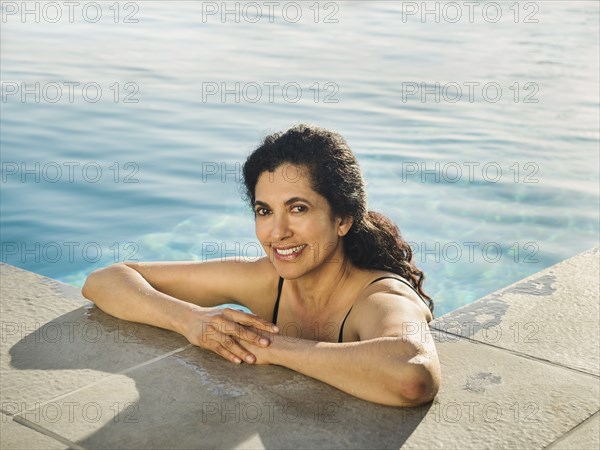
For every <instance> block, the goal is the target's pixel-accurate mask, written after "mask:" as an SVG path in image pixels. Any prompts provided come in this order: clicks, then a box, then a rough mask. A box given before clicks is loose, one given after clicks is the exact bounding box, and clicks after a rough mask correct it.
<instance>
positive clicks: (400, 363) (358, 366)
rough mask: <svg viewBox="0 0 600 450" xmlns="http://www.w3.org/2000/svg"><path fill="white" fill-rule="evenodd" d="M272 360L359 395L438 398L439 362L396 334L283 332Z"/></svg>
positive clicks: (387, 399) (407, 400)
mask: <svg viewBox="0 0 600 450" xmlns="http://www.w3.org/2000/svg"><path fill="white" fill-rule="evenodd" d="M269 352H270V353H271V356H270V359H271V362H272V363H273V364H278V365H282V366H285V367H288V368H290V369H292V370H295V371H297V372H300V373H303V374H305V375H308V376H310V377H312V378H316V379H318V380H320V381H323V382H325V383H327V384H330V385H332V386H334V387H336V388H338V389H340V390H342V391H344V392H346V393H348V394H351V395H354V396H355V397H359V398H362V399H364V400H369V401H372V402H376V403H381V404H386V405H392V406H416V405H419V404H422V403H425V402H427V401H430V400H431V399H433V397H435V394H436V393H437V390H438V387H439V373H437V369H436V368H437V365H436V364H435V362H433V361H428V360H427V359H424V358H423V357H422V356H420V354H419V351H418V349H417V347H416V346H415V345H414V344H412V343H410V342H407V341H405V340H402V339H400V338H396V337H384V338H378V339H372V340H367V341H361V342H349V343H342V344H337V343H330V342H316V341H310V340H304V339H295V338H294V339H292V338H289V337H280V338H279V339H278V342H277V345H274V346H272V347H271V348H270V349H269Z"/></svg>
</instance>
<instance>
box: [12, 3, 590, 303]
mask: <svg viewBox="0 0 600 450" xmlns="http://www.w3.org/2000/svg"><path fill="white" fill-rule="evenodd" d="M36 3H37V4H38V5H41V6H39V7H40V11H39V17H38V19H39V20H38V21H36V20H35V19H36V17H35V14H34V13H32V14H29V15H27V14H26V15H24V16H23V14H22V11H20V10H15V8H17V9H20V8H21V6H22V4H21V2H3V3H2V14H3V22H2V26H1V41H2V44H1V45H2V48H1V50H2V56H1V58H2V61H1V63H2V64H1V78H2V102H1V103H0V106H1V113H2V122H1V148H2V155H1V159H2V184H1V187H2V193H1V233H2V236H1V239H2V261H3V262H7V263H10V264H14V265H16V266H19V267H23V268H25V269H28V270H32V271H34V272H37V273H41V274H44V275H47V276H50V277H54V278H57V279H59V280H62V281H64V282H67V283H70V284H73V285H77V286H81V285H82V283H83V281H84V279H85V277H86V275H87V274H89V272H90V271H92V270H93V269H95V268H97V267H100V266H104V265H107V264H110V263H111V262H115V261H123V260H134V259H137V260H141V261H144V260H203V259H208V258H215V257H219V256H221V255H223V254H227V255H231V254H235V253H238V254H242V255H243V256H249V257H253V256H257V255H258V251H257V248H258V245H257V244H256V239H255V236H254V227H253V219H252V216H251V215H250V214H249V210H248V208H247V206H246V205H245V204H243V201H242V199H241V196H240V193H239V189H238V184H237V181H238V180H239V169H240V164H241V163H242V162H243V160H244V158H245V156H246V155H247V154H248V152H250V151H251V150H252V149H253V148H254V147H255V146H256V145H257V144H258V143H259V141H260V140H261V138H263V137H264V136H265V135H266V134H267V133H270V132H273V131H277V130H280V129H285V128H288V127H289V126H291V125H293V124H295V123H298V122H310V123H315V124H318V125H321V126H324V127H328V128H332V129H335V130H337V131H339V132H340V133H341V134H342V135H344V136H345V137H346V139H347V140H348V142H349V143H350V145H351V147H352V148H353V150H354V151H355V153H356V154H357V156H358V158H359V160H360V163H361V166H362V168H363V171H364V176H365V179H366V180H367V182H368V194H369V207H370V209H374V210H377V211H380V212H383V213H385V214H387V215H389V216H390V217H391V218H393V219H394V220H395V221H396V222H397V224H398V225H399V227H400V228H401V230H402V232H403V234H404V236H405V238H406V239H407V240H408V241H410V242H411V243H412V245H413V247H414V249H415V259H416V262H417V263H418V265H419V266H420V267H421V268H422V269H423V270H424V271H425V272H426V274H427V281H426V284H425V288H426V291H428V292H429V293H430V294H431V295H432V296H433V298H434V299H435V302H436V315H441V314H443V313H446V312H449V311H451V310H454V309H456V308H458V307H460V306H462V305H465V304H468V303H470V302H472V301H474V300H476V299H477V298H479V297H481V296H483V295H485V294H487V293H489V292H492V291H494V290H496V289H499V288H501V287H504V286H506V285H508V284H510V283H513V282H515V281H517V280H519V279H521V278H523V277H525V276H528V275H530V274H533V273H535V272H537V271H539V270H541V269H543V268H545V267H548V266H550V265H552V264H554V263H556V262H558V261H561V260H563V259H565V258H568V257H570V256H573V255H575V254H577V253H579V252H581V251H583V250H586V249H588V248H590V247H592V246H594V245H598V236H599V210H598V207H599V179H598V171H599V169H598V167H599V85H600V82H599V72H600V68H599V56H598V55H599V54H600V51H599V42H598V40H599V23H600V21H599V7H598V5H599V4H598V2H560V1H552V2H529V3H527V4H525V3H521V4H517V7H515V6H514V2H500V3H495V4H493V5H488V3H486V2H481V3H480V4H479V6H477V8H476V9H475V10H474V11H473V16H472V18H471V19H470V18H469V11H468V9H467V7H466V6H465V5H464V3H462V2H456V3H454V4H455V5H459V7H461V8H462V10H458V11H457V10H456V8H454V10H453V9H452V7H448V6H447V5H448V4H447V3H436V2H430V3H429V4H430V5H433V6H431V8H432V9H434V10H435V5H436V4H437V5H438V8H439V10H440V15H439V16H438V17H437V19H438V22H436V17H435V16H434V15H432V14H430V15H426V16H424V17H422V16H421V12H422V11H417V12H415V11H414V5H417V8H418V7H419V5H421V2H417V3H412V2H383V1H369V2H354V1H353V2H317V3H315V2H301V3H297V4H294V5H292V4H290V3H291V2H280V6H279V7H277V8H275V9H274V10H273V11H272V14H271V15H269V14H268V12H269V11H268V6H267V5H265V4H264V3H261V2H256V3H255V4H254V5H257V6H254V9H251V8H249V7H245V9H242V7H243V5H244V4H238V5H240V6H238V7H239V8H240V9H239V14H238V16H237V17H236V12H235V8H236V6H235V5H236V3H235V2H228V3H227V5H229V6H228V7H229V8H230V10H231V11H233V13H230V14H229V15H225V16H223V15H222V13H223V11H219V9H220V8H221V7H222V5H223V4H222V3H221V2H168V3H167V2H150V1H138V2H129V3H123V2H122V3H120V4H118V7H117V8H115V7H114V4H113V3H112V2H101V3H99V5H101V10H100V13H101V14H102V16H101V17H100V18H98V16H97V13H98V11H96V10H95V9H94V7H93V5H92V6H89V5H88V4H87V3H85V2H84V3H82V4H81V6H79V7H78V8H77V9H75V10H74V11H73V17H72V21H71V20H69V14H68V13H69V10H68V7H67V6H66V5H64V4H63V3H61V2H57V3H56V4H58V5H59V7H61V8H62V10H53V9H52V8H50V7H46V8H44V5H45V3H43V2H42V3H40V2H30V3H28V5H30V8H31V9H35V4H36ZM15 5H16V6H15ZM295 5H298V6H295ZM315 5H318V6H319V8H316V7H315ZM494 5H500V7H501V9H500V13H501V16H498V11H497V10H496V9H495V8H496V7H495V6H494ZM87 6H89V7H87ZM84 7H87V9H86V10H85V12H83V11H82V9H83V8H84ZM111 8H112V9H111ZM215 8H216V10H215ZM258 8H261V10H262V15H260V12H259V11H258ZM283 9H285V13H284V12H283ZM117 11H118V13H119V15H118V17H117V16H116V13H117ZM317 11H318V13H319V17H318V18H316V14H317ZM484 11H485V12H484ZM298 12H300V13H301V14H302V16H301V17H300V18H298V19H297V20H296V18H297V14H298ZM458 12H460V13H461V14H462V15H461V17H460V18H459V19H457V17H458V16H457V13H458ZM517 12H518V16H517ZM57 14H61V16H60V17H59V16H58V15H57ZM203 14H204V15H203ZM57 17H58V18H59V20H57ZM315 19H317V20H315ZM115 22H116V23H115ZM36 83H38V85H36ZM69 83H74V84H69ZM75 83H79V84H75ZM236 83H237V84H236ZM436 83H439V84H438V85H437V86H436ZM84 85H85V89H83V87H84ZM69 86H71V88H69ZM284 87H285V89H284ZM69 89H71V92H70V91H69ZM270 89H271V90H270ZM24 91H26V93H25V94H24ZM27 92H28V93H27ZM69 94H72V98H69ZM97 94H101V95H100V96H99V97H98V99H97V101H96V98H95V97H96V95H97ZM36 95H38V97H39V98H38V99H36ZM59 95H61V96H60V97H59ZM436 95H437V97H436ZM36 100H39V101H36Z"/></svg>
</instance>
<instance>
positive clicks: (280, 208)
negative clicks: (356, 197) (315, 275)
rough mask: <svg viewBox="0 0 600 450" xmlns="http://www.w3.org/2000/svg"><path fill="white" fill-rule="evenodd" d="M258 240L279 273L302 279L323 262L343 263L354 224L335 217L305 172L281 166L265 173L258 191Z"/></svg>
mask: <svg viewBox="0 0 600 450" xmlns="http://www.w3.org/2000/svg"><path fill="white" fill-rule="evenodd" d="M255 198H256V201H255V207H254V212H255V214H256V236H257V237H258V239H259V240H260V242H261V244H262V246H263V248H264V250H265V252H266V253H267V255H268V256H269V259H270V260H271V262H272V263H273V264H274V266H275V268H276V269H277V271H278V272H279V274H280V275H281V276H282V277H284V278H286V279H294V278H298V277H300V276H302V275H304V274H306V273H308V272H310V271H311V270H313V269H315V268H316V267H318V266H320V265H321V264H323V262H325V261H332V262H333V261H336V260H338V261H341V259H339V258H341V257H342V256H343V247H342V240H341V237H342V236H344V235H345V234H346V233H347V232H348V230H349V229H350V226H351V225H352V223H351V221H350V220H346V221H342V220H341V219H340V218H338V217H335V216H333V213H332V211H331V207H330V206H329V203H328V202H327V200H326V199H325V197H323V196H321V195H320V194H318V193H317V192H315V191H314V190H313V189H312V187H311V184H310V178H309V173H308V171H307V169H306V168H304V167H301V166H295V165H292V164H288V163H286V164H282V165H280V166H279V167H278V168H277V169H275V172H268V171H265V172H263V173H262V174H261V175H260V176H259V178H258V182H257V183H256V190H255Z"/></svg>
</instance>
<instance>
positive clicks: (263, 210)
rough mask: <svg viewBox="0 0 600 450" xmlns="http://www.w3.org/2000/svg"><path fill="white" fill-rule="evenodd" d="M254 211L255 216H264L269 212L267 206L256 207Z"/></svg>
mask: <svg viewBox="0 0 600 450" xmlns="http://www.w3.org/2000/svg"><path fill="white" fill-rule="evenodd" d="M254 213H255V214H256V215H257V216H266V215H267V214H268V213H269V210H268V209H267V208H256V210H255V211H254Z"/></svg>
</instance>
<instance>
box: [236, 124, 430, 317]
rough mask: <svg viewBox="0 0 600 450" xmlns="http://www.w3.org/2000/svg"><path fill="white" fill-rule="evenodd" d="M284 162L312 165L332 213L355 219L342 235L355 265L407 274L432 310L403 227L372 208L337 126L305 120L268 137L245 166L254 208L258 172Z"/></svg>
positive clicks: (313, 179)
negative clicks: (368, 203) (401, 230)
mask: <svg viewBox="0 0 600 450" xmlns="http://www.w3.org/2000/svg"><path fill="white" fill-rule="evenodd" d="M283 163H289V164H293V165H296V166H300V167H305V168H307V169H308V172H309V174H310V178H311V184H312V188H313V189H314V190H315V192H317V193H319V194H320V195H322V196H323V197H325V198H326V199H327V201H328V202H329V205H330V207H331V209H332V211H333V213H334V214H335V215H336V216H338V217H348V216H351V217H353V218H354V222H353V224H352V227H351V228H350V231H349V232H348V233H347V234H346V235H345V236H344V238H343V242H344V250H345V253H346V254H347V255H348V257H349V258H350V261H351V262H352V264H354V265H355V266H356V267H359V268H362V269H371V270H373V269H375V270H385V271H387V272H392V273H396V274H398V275H400V276H402V277H403V278H405V279H406V280H407V281H409V282H410V283H411V284H412V285H413V287H414V288H415V289H416V290H417V292H418V293H419V294H420V295H421V297H422V298H423V299H425V300H426V302H427V304H428V306H429V309H430V311H431V312H432V313H433V300H432V299H431V298H430V297H429V296H428V295H427V294H426V293H425V292H424V291H423V282H424V281H425V275H424V274H423V272H422V271H421V270H419V269H418V268H417V267H416V266H415V265H414V264H413V262H412V249H411V248H410V246H409V245H408V243H407V242H406V241H405V240H404V239H403V238H402V235H401V233H400V230H399V229H398V227H397V226H396V225H395V224H394V223H393V222H392V221H391V220H390V219H388V218H387V217H386V216H384V215H383V214H380V213H377V212H375V211H367V195H366V192H365V182H364V179H363V177H362V174H361V170H360V166H359V165H358V161H357V160H356V157H355V156H354V154H353V153H352V150H350V147H349V146H348V144H347V143H346V141H345V140H344V138H343V137H342V136H340V134H338V133H336V132H335V131H330V130H326V129H324V128H320V127H316V126H312V125H306V124H299V125H296V126H294V127H292V128H290V129H289V130H287V131H285V132H278V133H274V134H271V135H269V136H267V137H266V138H265V140H264V141H263V143H262V144H261V145H260V146H259V147H258V148H257V149H256V150H254V152H253V153H252V154H251V155H250V156H249V157H248V159H247V160H246V162H245V163H244V167H243V181H244V187H245V197H246V199H247V200H248V201H249V202H250V206H251V207H254V202H255V200H256V197H255V189H256V183H257V182H258V178H259V176H260V175H261V174H262V173H263V172H265V171H269V172H274V171H275V169H277V167H279V166H280V165H281V164H283Z"/></svg>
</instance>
